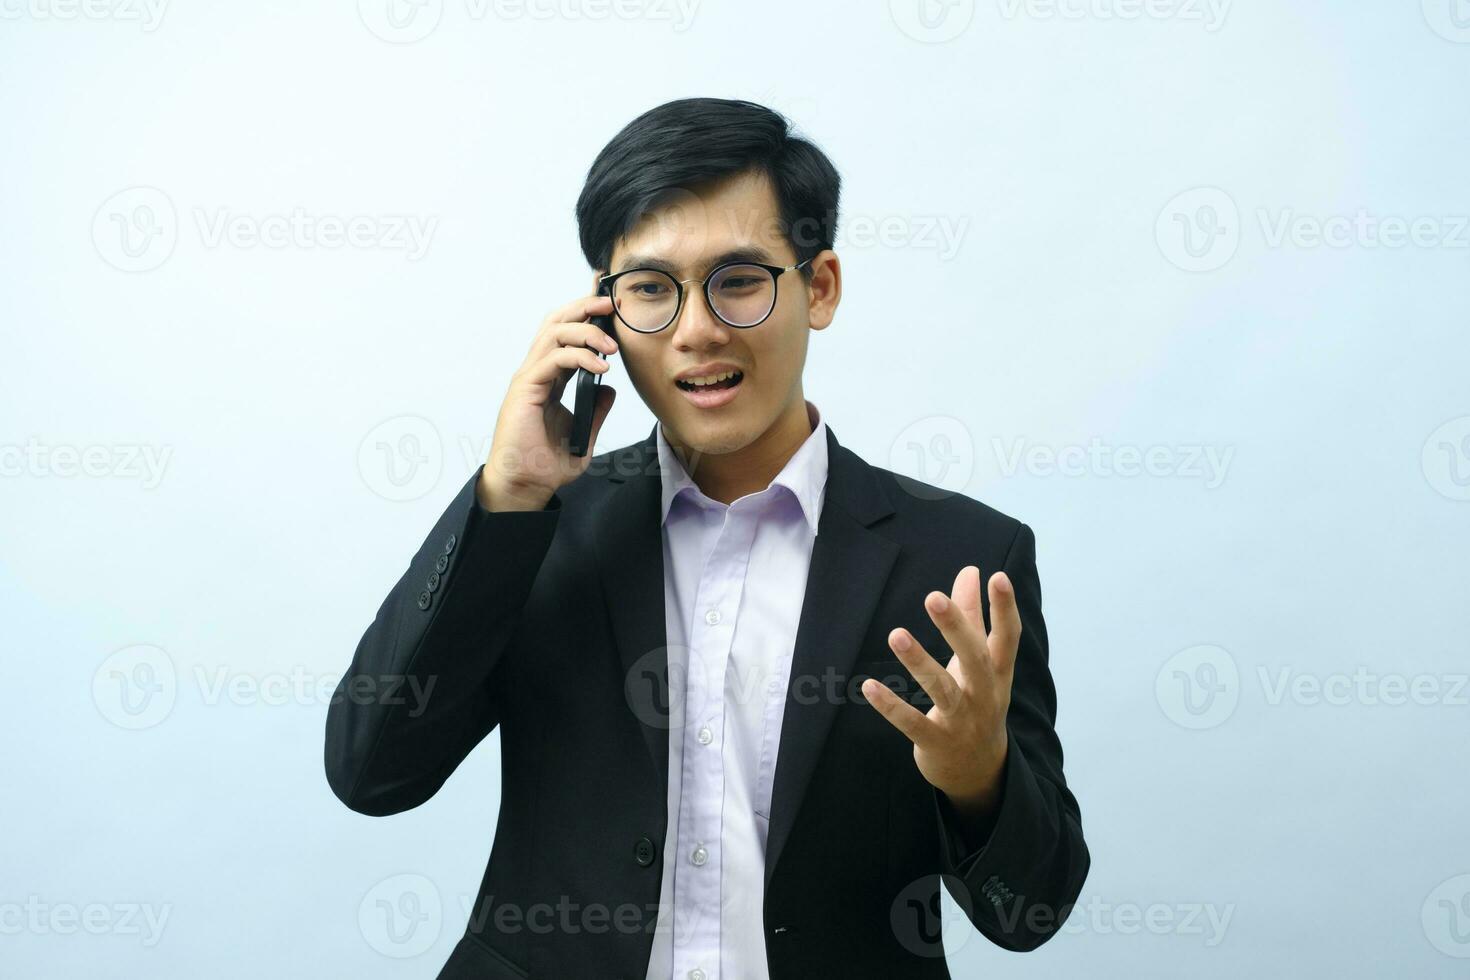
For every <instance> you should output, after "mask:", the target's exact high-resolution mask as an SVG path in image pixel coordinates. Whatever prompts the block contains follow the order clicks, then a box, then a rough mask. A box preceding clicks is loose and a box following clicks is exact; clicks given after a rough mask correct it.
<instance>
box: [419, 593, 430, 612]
mask: <svg viewBox="0 0 1470 980" xmlns="http://www.w3.org/2000/svg"><path fill="white" fill-rule="evenodd" d="M432 601H433V597H432V596H430V595H429V593H428V592H420V593H419V608H420V609H428V608H429V603H430V602H432Z"/></svg>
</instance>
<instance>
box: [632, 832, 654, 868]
mask: <svg viewBox="0 0 1470 980" xmlns="http://www.w3.org/2000/svg"><path fill="white" fill-rule="evenodd" d="M657 854H658V848H656V847H654V845H653V839H652V838H651V837H647V836H644V837H640V838H638V843H636V844H634V845H633V860H635V861H637V862H638V866H639V867H641V868H646V867H648V866H649V865H650V864H652V863H653V859H654V857H655V856H656V855H657Z"/></svg>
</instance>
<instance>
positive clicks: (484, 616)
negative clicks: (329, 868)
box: [325, 467, 562, 816]
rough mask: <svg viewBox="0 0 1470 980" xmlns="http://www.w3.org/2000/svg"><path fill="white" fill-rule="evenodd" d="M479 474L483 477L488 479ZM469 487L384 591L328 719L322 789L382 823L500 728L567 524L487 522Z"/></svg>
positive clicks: (520, 515)
mask: <svg viewBox="0 0 1470 980" xmlns="http://www.w3.org/2000/svg"><path fill="white" fill-rule="evenodd" d="M482 469H483V467H482ZM479 478H480V471H479V470H476V472H475V474H474V476H472V477H470V479H469V482H467V483H466V484H465V485H464V487H463V488H461V489H460V491H459V493H458V494H456V495H455V498H454V500H453V501H452V502H451V503H450V504H449V507H448V509H446V510H445V511H444V514H443V515H442V516H441V517H440V518H439V520H438V522H437V523H436V524H435V525H434V528H433V530H432V531H430V532H429V535H428V537H427V538H425V539H424V542H423V544H422V545H421V546H420V547H419V549H418V552H417V553H416V554H415V555H414V556H413V560H412V561H410V562H409V563H408V569H407V570H406V571H405V572H404V573H403V575H402V576H401V577H400V578H399V580H398V583H397V584H396V585H394V586H393V588H392V590H391V591H389V593H388V597H387V598H386V599H384V600H383V603H382V605H381V606H380V607H379V608H378V612H377V616H376V617H375V618H374V619H373V621H372V624H371V625H369V626H368V628H367V631H366V632H365V633H363V635H362V639H361V640H360V641H359V642H358V644H357V651H356V653H355V654H354V655H353V658H352V664H351V666H349V667H348V669H347V672H346V673H345V674H344V675H343V676H342V679H341V681H340V682H339V683H338V684H337V689H336V691H335V693H334V694H333V697H332V701H331V704H330V706H329V707H328V709H327V725H326V747H325V762H326V771H327V782H328V783H329V784H330V785H331V787H332V791H333V792H334V793H335V794H336V795H337V797H338V798H339V799H340V800H342V802H343V803H345V804H347V806H349V807H351V808H352V809H353V810H357V811H358V812H360V813H367V814H371V815H373V816H384V815H387V814H390V813H398V812H400V811H402V810H407V809H410V808H412V807H415V806H418V805H419V804H420V803H423V802H424V801H425V800H427V799H429V797H431V796H433V795H434V793H435V792H437V791H438V789H439V787H440V786H442V785H443V784H444V781H445V780H446V779H448V778H449V774H450V773H452V772H453V771H454V769H455V767H456V766H458V765H459V763H460V762H461V760H463V759H464V757H465V756H466V755H468V754H469V752H470V750H471V749H473V748H474V747H475V745H477V744H478V743H479V741H480V740H481V739H482V738H484V737H485V736H486V735H487V734H489V733H490V731H491V730H493V729H494V728H495V726H496V725H497V724H498V723H499V720H500V719H499V707H498V704H497V699H496V694H497V692H496V688H495V684H494V680H495V674H496V668H497V666H498V665H499V664H500V663H501V662H502V661H503V660H504V658H505V657H506V656H507V655H508V650H507V648H508V647H509V646H510V645H511V643H512V640H513V638H514V636H515V634H516V630H517V627H518V626H519V623H520V617H521V610H522V609H523V608H524V607H525V603H526V599H527V597H528V596H529V595H530V591H531V585H532V583H533V582H534V580H535V578H536V574H537V572H538V571H539V569H540V567H541V562H542V560H543V559H544V558H545V557H546V552H547V550H548V548H549V547H550V545H551V539H552V536H553V534H554V533H555V531H556V525H557V521H558V519H559V516H560V513H561V504H562V502H561V498H560V496H558V495H553V496H552V498H551V500H550V502H549V503H548V504H547V505H546V507H545V509H543V510H540V511H517V512H496V513H492V512H490V511H487V510H485V509H484V508H482V507H481V506H480V505H479V502H478V500H477V499H476V497H475V485H476V483H477V482H478V481H479Z"/></svg>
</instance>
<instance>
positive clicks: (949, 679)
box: [888, 627, 960, 711]
mask: <svg viewBox="0 0 1470 980" xmlns="http://www.w3.org/2000/svg"><path fill="white" fill-rule="evenodd" d="M888 645H889V647H891V648H892V649H893V652H894V653H896V654H898V659H899V662H900V663H902V664H903V665H904V666H905V667H907V668H908V669H909V673H911V674H913V675H914V680H916V681H918V682H919V686H920V687H922V688H923V689H924V693H925V694H927V695H929V699H930V700H932V701H933V702H934V703H935V705H937V706H938V707H939V710H940V711H952V710H954V706H955V703H956V701H957V700H958V698H959V695H960V685H959V682H958V681H956V680H955V678H954V675H953V674H951V673H950V672H949V671H947V670H945V669H944V668H943V667H942V666H940V664H939V661H937V660H935V659H934V658H933V657H932V656H931V655H930V654H929V651H927V650H925V649H924V645H923V644H922V643H920V642H919V641H918V639H917V638H916V637H915V636H914V634H912V633H910V632H909V631H908V630H906V629H904V628H903V627H898V628H897V629H895V630H893V632H891V633H889V634H888Z"/></svg>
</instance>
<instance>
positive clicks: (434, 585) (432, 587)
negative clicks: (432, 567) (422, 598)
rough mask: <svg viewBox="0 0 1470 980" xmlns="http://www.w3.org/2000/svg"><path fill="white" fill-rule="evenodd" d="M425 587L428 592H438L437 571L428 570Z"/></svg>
mask: <svg viewBox="0 0 1470 980" xmlns="http://www.w3.org/2000/svg"><path fill="white" fill-rule="evenodd" d="M425 587H426V588H427V589H428V590H429V591H430V592H438V591H439V573H438V572H430V573H429V581H428V582H427V583H425Z"/></svg>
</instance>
